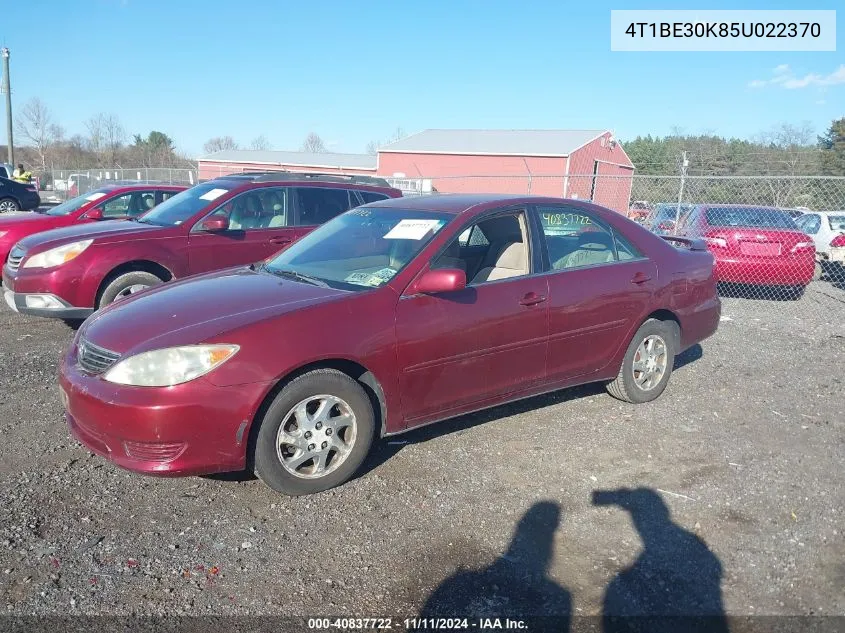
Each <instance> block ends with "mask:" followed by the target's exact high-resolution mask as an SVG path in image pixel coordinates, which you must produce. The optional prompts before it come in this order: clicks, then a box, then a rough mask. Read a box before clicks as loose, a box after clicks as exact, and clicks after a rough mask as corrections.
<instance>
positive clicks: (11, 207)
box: [0, 198, 21, 213]
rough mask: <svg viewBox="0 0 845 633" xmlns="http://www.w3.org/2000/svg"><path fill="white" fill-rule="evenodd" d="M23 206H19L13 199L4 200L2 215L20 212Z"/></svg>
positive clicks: (1, 208)
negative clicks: (8, 212) (9, 212)
mask: <svg viewBox="0 0 845 633" xmlns="http://www.w3.org/2000/svg"><path fill="white" fill-rule="evenodd" d="M20 210H21V205H19V204H18V201H17V200H13V199H12V198H3V199H2V200H0V213H6V212H7V211H20Z"/></svg>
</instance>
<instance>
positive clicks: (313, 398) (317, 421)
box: [254, 369, 375, 496]
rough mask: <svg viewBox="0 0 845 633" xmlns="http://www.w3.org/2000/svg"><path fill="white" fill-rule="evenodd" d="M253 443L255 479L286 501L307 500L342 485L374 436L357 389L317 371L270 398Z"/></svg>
mask: <svg viewBox="0 0 845 633" xmlns="http://www.w3.org/2000/svg"><path fill="white" fill-rule="evenodd" d="M260 425H261V426H260V427H259V429H258V433H257V435H256V439H255V448H254V451H255V452H254V460H255V466H254V467H255V474H256V475H257V476H258V477H259V478H260V479H261V480H262V481H263V482H264V483H265V484H267V485H268V486H270V487H271V488H272V489H273V490H276V491H277V492H281V493H283V494H286V495H292V496H295V495H307V494H313V493H316V492H322V491H323V490H328V489H329V488H334V487H335V486H339V485H340V484H342V483H344V482H346V481H347V480H348V479H349V478H350V477H352V475H354V474H355V471H357V470H358V468H359V467H360V466H361V463H362V462H363V461H364V458H365V457H366V456H367V453H368V452H369V450H370V446H371V445H372V442H373V435H374V433H375V416H374V414H373V407H372V405H371V404H370V399H369V397H368V396H367V393H366V391H364V389H363V387H362V386H361V385H360V384H359V383H358V382H357V381H355V380H354V379H352V378H351V377H350V376H348V375H347V374H344V373H343V372H340V371H337V370H334V369H318V370H315V371H311V372H308V373H307V374H303V375H302V376H299V377H298V378H295V379H294V380H292V381H291V382H289V383H288V384H287V385H285V386H284V388H283V389H282V390H281V391H280V392H279V393H278V394H277V395H276V397H275V399H274V400H273V402H272V403H271V404H270V406H269V408H268V409H267V412H266V413H265V414H264V416H263V418H262V419H261V421H260Z"/></svg>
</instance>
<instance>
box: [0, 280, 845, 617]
mask: <svg viewBox="0 0 845 633" xmlns="http://www.w3.org/2000/svg"><path fill="white" fill-rule="evenodd" d="M723 314H724V315H725V317H726V318H725V320H724V322H723V323H722V324H721V328H720V331H719V333H718V334H717V335H716V336H715V337H714V338H712V339H710V340H708V341H705V343H704V344H703V345H702V346H701V347H699V348H693V349H692V350H690V351H689V352H688V353H686V354H685V355H684V357H683V358H681V359H679V361H678V364H677V365H678V367H677V369H676V373H675V374H674V376H673V378H672V381H671V383H670V385H669V388H668V390H667V391H666V393H665V394H664V395H663V396H662V397H661V398H660V399H659V400H658V401H657V402H655V403H652V404H649V405H642V406H632V405H625V404H622V403H620V402H618V401H616V400H614V399H612V398H611V397H610V396H608V395H606V393H605V392H604V391H603V389H602V388H601V387H600V386H599V387H595V386H591V387H586V388H580V389H576V390H569V391H566V392H561V393H557V394H554V395H552V396H547V397H540V398H534V399H531V400H528V401H525V402H521V403H518V404H514V405H511V406H507V407H499V408H497V409H494V410H491V411H487V412H484V413H481V414H477V415H473V416H467V417H464V418H461V419H458V420H455V421H452V422H448V423H444V424H440V425H437V426H434V427H429V428H427V429H425V430H421V431H417V432H414V433H411V434H408V435H406V436H402V437H400V438H395V439H394V440H392V441H388V442H382V443H381V444H380V445H379V447H378V448H377V450H376V452H375V453H374V455H373V457H372V459H371V460H370V461H369V462H368V464H367V467H366V469H365V471H364V472H363V473H362V474H361V476H360V477H358V478H357V479H355V480H354V481H352V482H351V483H349V484H347V485H345V486H343V487H342V488H340V489H337V490H333V491H330V492H326V493H323V494H320V495H318V496H314V497H310V498H296V499H291V498H285V497H280V496H278V495H276V494H275V493H273V492H272V491H271V490H269V489H268V488H266V487H265V486H263V485H262V484H261V483H260V482H259V481H256V480H250V479H247V478H241V479H240V480H238V479H237V478H228V479H208V478H187V479H172V480H169V479H153V478H147V477H142V476H137V475H133V474H130V473H128V472H124V471H121V470H118V469H117V468H115V467H114V466H112V465H110V464H108V463H106V462H105V461H104V460H102V459H100V458H98V457H94V456H92V455H90V454H89V453H88V452H87V451H86V450H84V449H83V448H82V447H80V446H79V445H78V444H77V443H76V442H74V441H73V440H72V439H71V438H70V437H69V435H68V433H67V430H66V428H65V425H64V421H63V416H62V411H61V407H60V404H59V399H58V395H57V390H56V386H55V380H54V375H55V371H56V370H55V367H56V359H57V357H58V356H59V354H60V352H61V351H62V349H63V348H64V347H65V346H66V345H67V343H68V342H69V340H70V338H71V336H72V331H71V330H70V329H69V328H68V327H67V326H66V325H64V324H63V323H61V322H54V321H48V320H41V319H36V318H27V317H21V316H19V315H15V314H12V313H11V312H10V311H9V310H8V309H6V307H5V306H3V310H2V312H0V363H2V364H1V365H0V366H2V370H0V412H1V413H2V415H0V425H2V426H0V433H1V434H2V435H0V437H2V445H0V473H2V482H3V484H2V487H1V488H0V532H1V533H0V594H2V596H0V600H2V601H1V602H0V605H2V609H4V610H6V611H7V613H9V614H14V615H24V614H56V613H58V614H77V613H90V614H94V613H110V614H129V613H141V614H159V613H165V612H168V613H185V614H209V613H214V614H227V613H228V614H246V613H264V614H296V615H305V616H309V615H316V614H332V615H353V614H356V615H361V616H391V617H394V618H398V617H405V616H411V615H414V614H417V613H420V611H421V610H423V613H426V614H428V613H442V612H444V611H449V610H450V608H452V607H451V605H460V606H459V607H457V609H458V610H459V611H461V612H463V613H465V614H469V613H475V614H483V615H500V616H505V615H510V614H516V613H517V612H519V611H520V610H523V609H528V610H533V611H534V612H538V611H539V612H544V613H553V612H556V611H558V612H564V611H571V612H572V613H573V614H576V615H591V614H600V613H602V612H603V611H605V610H613V611H615V612H637V611H638V610H639V611H648V610H659V609H660V608H665V609H667V610H669V611H674V612H677V613H690V612H698V613H701V612H711V613H719V612H722V611H723V612H725V613H728V614H733V615H755V614H811V613H814V614H845V593H843V587H845V540H843V530H845V521H843V508H845V483H843V481H844V480H843V464H845V441H843V440H845V412H843V398H842V391H843V381H845V374H843V361H844V360H845V291H843V290H842V289H837V288H835V287H834V286H833V285H831V284H830V283H828V282H826V281H822V282H816V283H814V285H813V287H812V288H811V289H810V290H809V291H808V293H807V294H806V296H805V297H804V298H803V299H802V300H800V301H797V302H782V303H775V302H758V301H750V300H743V299H726V300H725V302H724V310H723ZM619 489H630V490H631V491H630V492H618V491H619ZM598 490H610V491H613V490H617V492H616V493H610V494H606V495H601V494H599V495H598V497H597V498H596V499H595V501H596V503H594V498H593V494H594V491H598ZM607 504H611V505H607ZM613 504H616V505H613ZM512 537H514V538H513V539H512ZM461 569H462V570H463V571H462V572H461V571H460V570H461Z"/></svg>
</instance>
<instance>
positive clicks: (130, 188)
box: [0, 183, 185, 262]
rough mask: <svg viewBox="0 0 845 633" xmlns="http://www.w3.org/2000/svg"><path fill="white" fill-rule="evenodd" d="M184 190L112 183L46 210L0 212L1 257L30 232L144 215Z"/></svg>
mask: <svg viewBox="0 0 845 633" xmlns="http://www.w3.org/2000/svg"><path fill="white" fill-rule="evenodd" d="M184 190H185V187H182V186H178V185H159V184H152V183H144V184H132V185H108V186H106V187H101V188H99V189H95V190H94V191H91V192H89V193H86V194H85V195H84V196H79V197H78V198H73V199H71V200H67V201H66V202H63V203H61V204H60V205H57V206H55V207H53V208H52V209H49V210H48V211H45V212H44V213H27V214H21V215H12V216H0V260H2V261H3V262H5V261H6V259H8V257H9V251H11V250H12V247H13V246H14V245H15V244H16V243H17V242H18V241H19V240H22V239H23V238H25V237H27V236H28V235H33V234H34V233H41V232H42V231H49V230H50V229H57V228H61V227H65V226H75V225H77V224H78V223H80V222H93V221H95V220H102V219H110V220H114V219H117V218H127V217H133V216H137V215H141V214H142V213H146V212H147V211H149V210H150V209H152V208H153V207H154V206H155V205H157V204H160V203H161V202H163V201H164V200H167V199H168V198H170V197H172V196H174V195H176V194H177V193H179V192H180V191H184Z"/></svg>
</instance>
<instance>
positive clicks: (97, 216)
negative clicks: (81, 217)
mask: <svg viewBox="0 0 845 633" xmlns="http://www.w3.org/2000/svg"><path fill="white" fill-rule="evenodd" d="M104 217H106V216H105V213H103V207H94V208H93V209H91V210H90V211H86V212H85V219H86V220H102V219H103V218H104Z"/></svg>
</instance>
